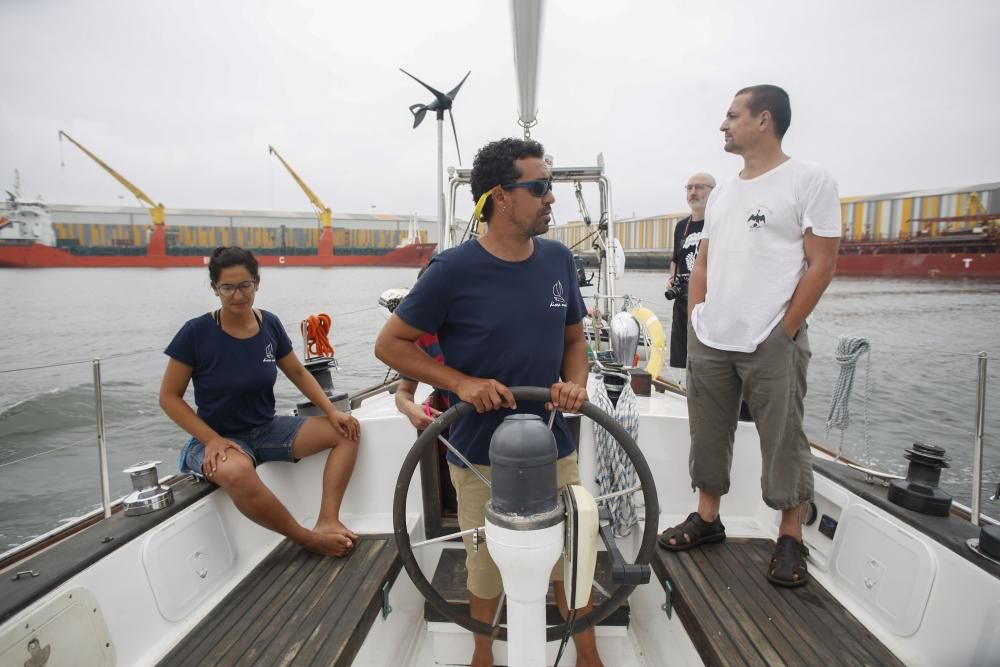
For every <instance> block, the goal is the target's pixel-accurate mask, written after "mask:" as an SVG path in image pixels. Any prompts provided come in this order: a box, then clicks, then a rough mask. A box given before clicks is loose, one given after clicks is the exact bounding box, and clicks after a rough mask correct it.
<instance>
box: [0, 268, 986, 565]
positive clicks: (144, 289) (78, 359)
mask: <svg viewBox="0 0 1000 667" xmlns="http://www.w3.org/2000/svg"><path fill="white" fill-rule="evenodd" d="M416 273H417V272H416V270H415V269H394V268H347V267H344V268H334V269H292V268H283V269H272V270H266V271H265V273H264V274H263V275H262V283H261V288H260V292H259V293H258V296H257V305H258V306H259V307H261V308H264V309H266V310H270V311H271V312H274V313H275V314H277V315H278V316H279V317H280V318H281V319H282V321H283V322H284V324H285V328H286V329H287V330H288V332H289V335H290V336H291V337H292V340H293V341H294V342H295V343H296V344H297V349H299V348H300V346H299V345H298V343H299V341H300V340H301V337H300V336H299V334H298V323H299V321H300V320H301V319H303V318H304V317H306V316H308V315H310V314H315V313H320V312H324V313H328V314H330V315H331V316H332V317H333V328H332V333H331V342H332V343H333V345H334V347H335V350H336V356H337V358H338V360H339V361H340V366H341V370H340V371H339V372H337V373H336V374H335V378H334V380H335V383H336V385H337V387H338V389H342V390H345V391H349V392H354V391H357V390H360V389H362V388H364V387H367V386H371V385H373V384H376V383H378V382H381V381H382V380H383V379H384V378H385V377H386V374H387V370H388V369H386V367H385V366H384V365H382V364H381V363H380V362H379V361H378V360H377V359H376V358H375V356H374V354H373V351H372V348H373V344H374V339H375V336H376V334H377V332H378V330H379V328H380V327H381V325H382V323H383V322H384V321H385V318H386V316H387V314H386V313H385V311H384V310H382V309H381V308H379V307H378V306H377V303H376V299H377V298H378V295H379V294H380V293H381V292H382V291H384V290H386V289H388V288H392V287H401V286H408V285H411V284H412V283H413V281H414V280H415V279H416ZM663 287H664V276H663V274H662V273H660V272H640V271H636V272H629V273H626V274H625V276H624V277H623V278H622V279H621V280H620V281H619V284H618V292H619V293H628V294H631V295H632V296H635V297H639V298H641V299H642V301H643V304H644V305H646V306H648V307H649V308H651V309H652V310H653V311H654V312H656V313H657V314H658V315H659V317H660V320H661V322H662V323H663V326H664V329H665V330H666V331H668V332H669V329H670V319H671V303H670V302H668V301H666V300H665V299H664V297H663ZM0 288H2V289H0V309H2V313H3V328H2V336H0V552H2V551H5V550H7V549H9V548H12V547H14V546H16V545H18V544H21V543H23V542H24V541H26V540H28V539H30V538H32V537H34V536H36V535H39V534H41V533H44V532H46V531H48V530H51V529H53V528H55V527H57V526H58V525H59V524H60V523H62V522H65V521H67V520H71V519H72V518H74V517H77V516H80V515H82V514H84V513H86V512H87V511H90V510H92V509H94V508H96V507H97V506H98V505H99V503H100V490H99V489H100V482H99V474H98V453H97V436H96V417H95V402H94V393H93V369H92V361H91V360H92V359H94V358H100V359H101V375H102V380H103V390H104V396H103V399H104V419H105V425H106V430H107V442H108V449H109V459H110V469H111V489H112V496H113V497H120V496H122V495H124V494H125V493H127V492H128V491H129V490H130V484H129V481H128V476H127V475H124V474H122V473H121V472H120V471H121V470H122V469H124V468H126V467H128V466H129V465H131V464H133V463H136V462H138V461H145V460H160V461H163V464H162V465H161V466H160V474H161V475H167V474H170V473H173V472H176V471H177V456H178V453H179V451H180V446H181V444H182V443H183V441H184V439H185V435H184V433H182V432H181V431H180V429H179V428H178V427H177V426H175V425H174V424H173V423H172V422H170V420H169V419H167V418H166V417H165V416H164V415H163V414H162V412H161V411H160V409H159V406H158V390H159V383H160V377H161V374H162V372H163V368H164V365H165V363H166V358H165V357H164V355H163V353H162V350H163V348H164V347H165V346H166V344H167V342H169V340H170V339H171V337H172V336H173V335H174V333H175V332H176V331H177V330H178V329H179V328H180V326H181V325H182V324H183V323H184V321H186V320H187V319H189V318H191V317H194V316H196V315H199V314H201V313H204V312H206V311H208V310H211V309H212V308H215V307H217V305H218V302H217V300H216V298H215V297H214V295H213V294H212V291H211V289H210V288H209V284H208V272H207V271H206V270H204V269H197V270H196V269H168V270H156V269H45V270H14V269H8V270H3V271H0ZM590 291H591V290H589V289H585V290H584V293H585V295H587V294H588V293H589V292H590ZM588 305H590V304H589V303H588ZM998 330H1000V284H998V283H996V282H974V281H931V280H899V279H862V278H837V279H835V281H834V283H833V284H832V285H831V287H830V289H829V290H828V291H827V293H826V295H825V296H824V298H823V300H822V301H821V303H820V305H819V307H818V308H817V310H816V312H815V313H814V316H813V320H812V324H811V327H810V338H811V344H812V349H813V358H812V363H811V366H810V369H809V391H808V396H807V401H806V430H807V433H808V435H809V436H810V438H811V439H812V440H814V441H816V442H819V443H823V444H826V445H828V446H830V447H831V448H833V449H837V448H841V447H842V448H843V452H844V454H845V455H847V456H850V457H852V458H855V459H858V460H861V461H863V462H864V463H866V464H868V465H871V466H873V467H877V468H879V469H884V470H888V471H889V472H895V473H898V474H905V471H906V465H907V462H906V460H905V459H904V458H903V452H904V450H905V449H906V448H908V447H910V446H911V445H912V444H913V442H916V441H920V442H928V443H931V444H935V445H938V446H940V447H944V448H945V449H946V450H947V452H948V454H949V455H950V456H951V457H952V461H951V467H950V468H948V469H946V470H945V471H944V472H943V474H942V486H943V487H944V488H945V490H946V491H947V492H949V493H951V494H953V496H954V497H955V499H956V500H957V501H959V502H961V503H963V504H966V505H968V504H970V495H971V476H972V465H973V464H972V448H973V442H974V439H975V417H976V389H977V375H976V374H977V364H978V355H979V352H980V351H986V352H987V353H988V359H989V374H988V380H987V388H986V416H985V433H986V437H985V452H984V461H983V484H982V489H983V510H984V513H986V514H989V515H990V516H993V517H1000V501H990V500H989V496H990V495H992V494H993V492H994V491H995V490H996V488H997V484H1000V379H998V378H1000V339H998V338H997V335H996V332H997V331H998ZM840 336H853V337H864V338H867V339H868V341H869V343H870V346H871V352H870V354H869V355H868V356H867V357H862V359H861V361H860V363H859V365H858V369H857V372H856V376H855V380H854V387H853V393H852V396H851V399H850V403H849V408H850V427H849V428H848V430H847V431H846V432H845V433H844V434H843V436H841V433H840V431H837V430H834V431H832V432H830V433H827V432H826V429H825V424H826V421H827V417H828V415H829V413H830V402H831V398H832V396H833V393H834V388H835V385H836V380H837V377H838V374H839V372H840V369H839V366H838V365H837V363H836V361H835V359H834V351H835V350H836V347H837V342H838V338H839V337H840ZM299 353H300V356H301V351H300V349H299ZM869 363H870V367H869V366H868V364H869ZM275 393H276V396H277V399H278V403H279V406H278V408H279V410H280V411H286V410H289V409H291V408H292V407H293V406H294V403H295V402H296V400H298V394H297V391H296V390H295V388H294V387H293V386H292V384H291V383H290V382H288V381H287V380H286V379H284V378H283V377H280V376H279V381H278V385H277V387H276V391H275ZM189 398H190V396H189ZM866 415H867V420H866ZM866 421H867V426H866ZM373 446H374V445H373ZM348 492H350V491H348Z"/></svg>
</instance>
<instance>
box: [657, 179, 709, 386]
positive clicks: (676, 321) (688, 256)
mask: <svg viewBox="0 0 1000 667" xmlns="http://www.w3.org/2000/svg"><path fill="white" fill-rule="evenodd" d="M714 187H715V179H714V178H712V175H711V174H704V173H698V174H695V175H694V176H692V177H691V178H689V179H688V182H687V185H685V186H684V191H685V193H686V194H687V203H688V206H689V207H690V208H691V215H689V216H688V217H686V218H684V219H683V220H681V221H680V222H678V223H677V226H676V227H674V254H673V257H672V258H671V260H670V276H669V277H668V278H667V289H666V296H667V298H668V299H671V298H672V299H673V301H674V313H673V319H672V320H671V324H670V357H669V363H670V368H672V369H673V371H672V375H673V379H676V380H677V381H678V382H679V383H680V384H684V383H685V377H684V370H685V368H687V323H688V314H687V310H688V299H687V280H688V278H690V276H691V269H693V268H694V261H695V259H696V258H697V257H698V242H699V241H700V240H701V230H702V228H703V227H704V226H705V205H706V204H707V203H708V196H709V195H710V194H711V192H712V188H714ZM678 277H680V278H681V280H678Z"/></svg>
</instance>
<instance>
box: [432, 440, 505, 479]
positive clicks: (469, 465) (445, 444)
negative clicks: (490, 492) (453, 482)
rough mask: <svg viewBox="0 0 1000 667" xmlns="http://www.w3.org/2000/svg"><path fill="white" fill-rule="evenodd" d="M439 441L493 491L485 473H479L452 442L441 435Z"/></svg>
mask: <svg viewBox="0 0 1000 667" xmlns="http://www.w3.org/2000/svg"><path fill="white" fill-rule="evenodd" d="M438 440H440V441H441V442H443V443H444V446H445V447H447V448H448V451H450V452H451V453H452V454H454V455H455V456H456V457H457V458H458V460H459V461H461V462H462V463H464V464H465V467H466V468H468V469H469V470H470V471H471V472H473V473H474V474H475V475H476V477H478V478H479V481H481V482H482V483H483V484H485V485H486V488H487V489H492V488H493V485H492V484H490V480H489V479H487V477H486V475H484V474H483V473H481V472H479V468H477V467H476V466H474V465H472V462H471V461H469V459H467V458H465V457H464V456H463V455H462V452H460V451H458V450H457V449H456V448H455V445H453V444H451V443H450V442H448V441H447V440H445V437H444V436H443V435H439V436H438Z"/></svg>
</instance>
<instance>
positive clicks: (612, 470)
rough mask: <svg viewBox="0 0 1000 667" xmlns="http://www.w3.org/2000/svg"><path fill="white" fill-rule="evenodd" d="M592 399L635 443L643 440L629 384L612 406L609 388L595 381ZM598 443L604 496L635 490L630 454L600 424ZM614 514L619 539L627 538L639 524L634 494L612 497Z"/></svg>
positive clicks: (600, 487) (589, 390)
mask: <svg viewBox="0 0 1000 667" xmlns="http://www.w3.org/2000/svg"><path fill="white" fill-rule="evenodd" d="M587 393H589V394H590V400H591V402H593V404H594V405H596V406H597V407H598V408H600V409H601V410H603V411H604V412H606V413H608V414H609V415H611V416H612V417H614V418H615V420H616V421H617V422H618V423H619V424H621V425H622V428H624V429H625V430H626V431H628V434H629V435H630V436H632V439H633V440H638V438H639V401H638V399H637V398H636V396H635V392H633V391H632V387H631V386H630V385H629V383H628V381H626V382H625V386H624V387H623V388H622V393H621V395H620V396H619V397H618V405H613V404H612V403H611V398H610V397H609V396H608V390H607V387H605V385H604V382H603V381H601V380H594V381H592V382H591V383H590V386H589V387H588V388H587ZM594 441H595V442H596V443H597V479H596V480H595V481H596V482H597V488H598V491H599V493H600V495H602V496H605V495H609V494H613V493H617V492H619V491H625V490H628V489H631V488H633V487H634V486H635V485H636V483H637V481H636V480H637V477H636V472H635V466H633V465H632V462H631V461H630V460H629V458H628V454H626V453H625V450H624V449H623V448H622V447H621V445H619V444H618V442H617V441H616V440H615V438H614V437H613V436H612V435H611V434H610V433H608V432H607V430H605V429H604V427H603V426H600V425H599V424H597V423H596V422H595V423H594ZM607 506H608V511H609V512H610V513H611V524H612V527H613V529H614V533H615V537H625V536H626V535H629V534H630V533H631V532H632V528H633V527H634V526H635V525H636V524H637V523H639V517H638V514H637V513H636V509H635V498H634V496H633V494H627V495H624V496H618V497H616V498H610V499H609V500H608V501H607Z"/></svg>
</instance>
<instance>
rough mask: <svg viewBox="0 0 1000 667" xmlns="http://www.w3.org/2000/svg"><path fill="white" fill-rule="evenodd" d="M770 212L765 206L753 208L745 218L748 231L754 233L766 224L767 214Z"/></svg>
mask: <svg viewBox="0 0 1000 667" xmlns="http://www.w3.org/2000/svg"><path fill="white" fill-rule="evenodd" d="M770 212H771V211H770V210H769V209H768V208H767V207H766V206H755V207H753V209H751V211H750V215H749V216H748V217H747V225H748V227H749V230H750V231H756V230H758V229H760V228H761V227H763V226H764V224H765V223H766V222H767V214H768V213H770Z"/></svg>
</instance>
